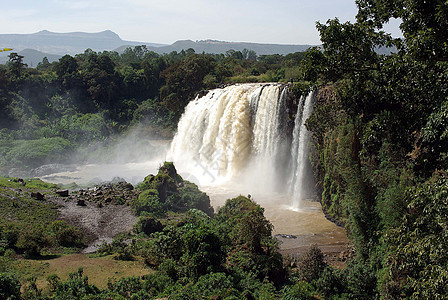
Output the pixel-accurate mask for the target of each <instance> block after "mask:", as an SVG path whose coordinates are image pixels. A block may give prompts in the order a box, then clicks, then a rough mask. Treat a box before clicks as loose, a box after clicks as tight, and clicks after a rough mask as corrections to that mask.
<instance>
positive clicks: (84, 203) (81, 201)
mask: <svg viewBox="0 0 448 300" xmlns="http://www.w3.org/2000/svg"><path fill="white" fill-rule="evenodd" d="M76 205H79V206H87V204H86V202H85V201H84V200H83V199H79V200H78V203H76Z"/></svg>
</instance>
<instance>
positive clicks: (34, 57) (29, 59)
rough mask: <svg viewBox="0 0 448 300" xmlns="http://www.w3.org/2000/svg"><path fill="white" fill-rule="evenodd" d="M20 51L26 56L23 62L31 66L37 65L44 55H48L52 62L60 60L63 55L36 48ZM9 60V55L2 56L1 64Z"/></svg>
mask: <svg viewBox="0 0 448 300" xmlns="http://www.w3.org/2000/svg"><path fill="white" fill-rule="evenodd" d="M18 53H19V54H20V55H22V56H23V57H24V58H23V62H24V63H25V64H27V65H28V66H29V67H36V66H37V64H38V63H40V62H41V61H42V59H43V58H44V57H46V58H47V59H48V61H49V62H50V63H51V62H54V61H58V60H59V59H60V58H61V57H62V55H57V54H49V53H44V52H41V51H38V50H34V49H24V50H22V51H19V52H18ZM7 61H8V56H7V55H4V56H2V57H0V64H4V63H6V62H7Z"/></svg>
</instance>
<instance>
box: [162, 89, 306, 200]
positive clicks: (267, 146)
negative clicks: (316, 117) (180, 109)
mask: <svg viewBox="0 0 448 300" xmlns="http://www.w3.org/2000/svg"><path fill="white" fill-rule="evenodd" d="M288 100H289V98H288V86H287V85H284V84H276V83H274V84H273V83H270V84H239V85H233V86H229V87H226V88H223V89H216V90H212V91H210V92H209V93H208V94H207V95H205V96H204V97H201V98H199V97H198V98H196V99H195V100H194V101H191V102H190V103H189V104H188V106H187V107H186V109H185V112H184V114H183V116H182V118H181V119H180V121H179V125H178V131H177V134H176V136H175V137H174V139H173V142H172V144H171V149H170V152H169V154H168V159H170V160H173V161H174V162H175V164H176V166H177V168H178V169H179V170H180V171H181V172H182V171H184V172H185V171H187V172H189V173H192V174H193V175H194V176H195V177H197V178H198V180H199V182H200V183H201V184H204V185H219V184H223V183H225V182H227V183H228V182H232V184H234V185H239V186H244V187H245V190H247V191H248V192H251V191H257V192H274V191H281V192H282V193H285V190H286V191H288V190H289V192H290V194H292V195H293V203H292V206H293V207H294V208H298V207H299V204H298V200H300V198H301V197H302V196H303V195H304V194H303V193H301V192H300V191H299V190H300V189H303V186H304V182H305V181H304V180H303V178H301V176H303V173H301V172H302V171H303V170H304V166H305V164H306V163H304V162H303V160H306V159H307V158H308V157H307V156H308V154H307V153H308V152H307V139H308V133H307V131H306V128H305V125H304V122H305V120H306V118H308V116H309V115H310V113H311V110H312V94H310V95H309V96H308V97H306V98H302V99H301V100H300V102H299V107H298V112H297V114H296V117H295V121H294V124H292V116H291V115H290V114H289V109H288ZM289 120H290V121H289ZM288 123H289V127H288ZM292 126H294V129H293V130H291V129H292ZM288 128H289V129H288ZM291 135H292V138H291ZM291 139H292V140H293V142H292V143H291ZM288 177H289V179H287V178H288ZM288 185H289V186H288ZM296 186H298V187H296ZM243 190H244V189H242V190H241V192H243Z"/></svg>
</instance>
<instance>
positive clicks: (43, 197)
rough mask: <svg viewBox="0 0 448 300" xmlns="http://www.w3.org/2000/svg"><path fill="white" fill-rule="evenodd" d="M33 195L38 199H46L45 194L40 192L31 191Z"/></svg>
mask: <svg viewBox="0 0 448 300" xmlns="http://www.w3.org/2000/svg"><path fill="white" fill-rule="evenodd" d="M31 197H33V198H34V199H36V200H44V199H45V196H44V195H43V194H41V193H39V192H31Z"/></svg>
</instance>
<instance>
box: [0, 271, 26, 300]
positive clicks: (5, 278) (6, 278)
mask: <svg viewBox="0 0 448 300" xmlns="http://www.w3.org/2000/svg"><path fill="white" fill-rule="evenodd" d="M0 299H5V300H15V299H17V300H19V299H21V297H20V283H19V281H18V280H17V279H16V278H14V277H13V276H11V275H9V274H6V273H0Z"/></svg>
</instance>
